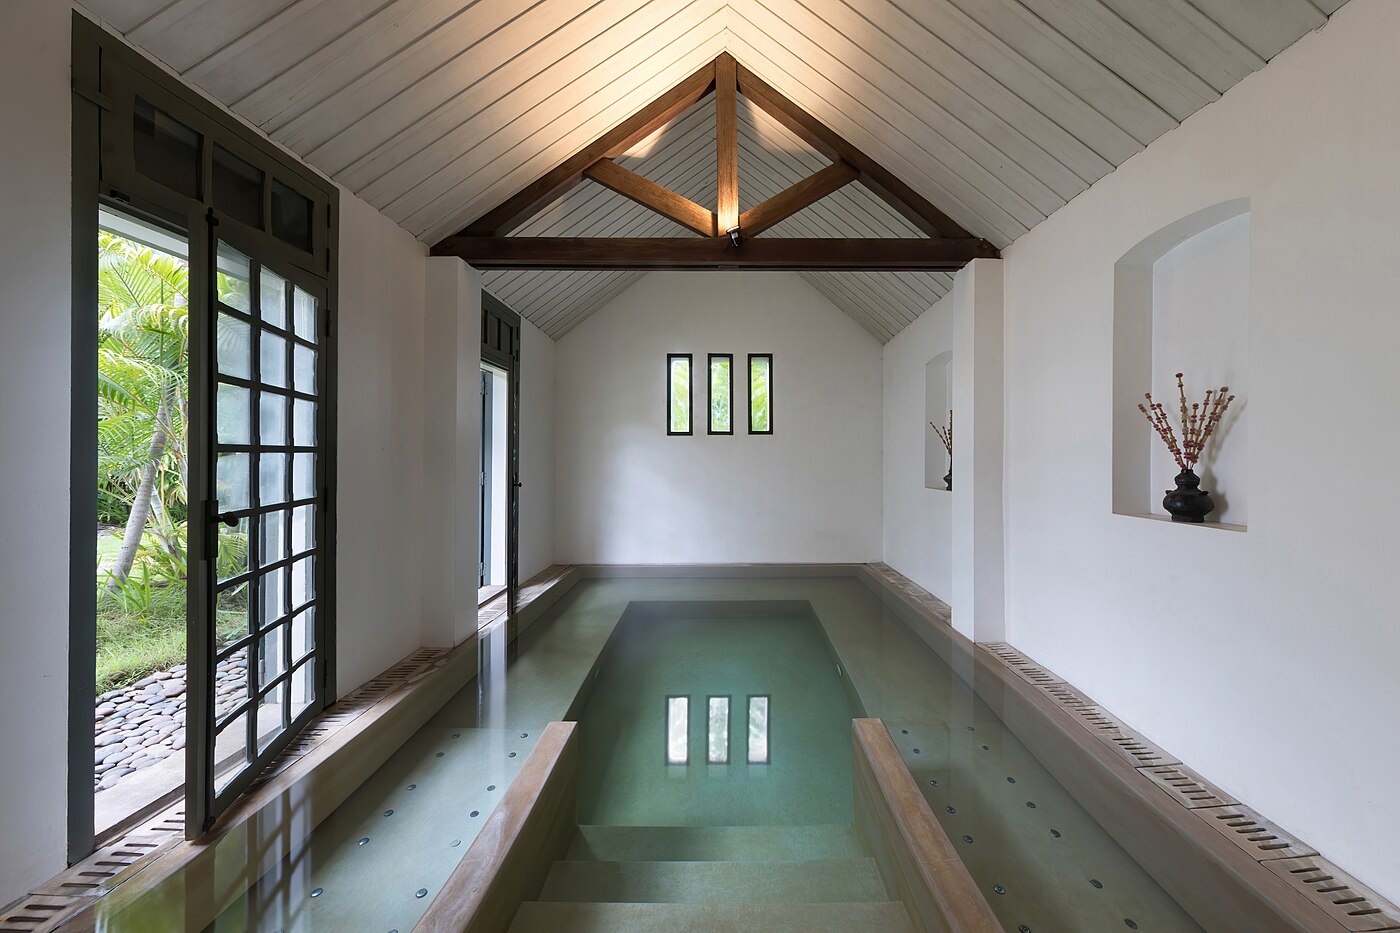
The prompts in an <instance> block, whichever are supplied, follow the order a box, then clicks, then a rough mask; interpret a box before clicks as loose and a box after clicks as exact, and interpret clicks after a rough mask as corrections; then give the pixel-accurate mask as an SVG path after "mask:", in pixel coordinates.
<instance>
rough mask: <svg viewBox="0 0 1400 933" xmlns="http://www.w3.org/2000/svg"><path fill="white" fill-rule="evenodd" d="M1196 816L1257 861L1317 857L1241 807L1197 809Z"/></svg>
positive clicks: (1270, 824)
mask: <svg viewBox="0 0 1400 933" xmlns="http://www.w3.org/2000/svg"><path fill="white" fill-rule="evenodd" d="M1196 815H1197V816H1199V817H1200V818H1201V819H1203V820H1205V821H1206V822H1207V823H1209V824H1210V825H1212V826H1214V827H1215V828H1216V829H1218V830H1219V831H1220V834H1221V835H1223V836H1224V837H1225V838H1226V839H1229V840H1230V841H1231V842H1233V843H1234V844H1235V845H1237V846H1239V847H1240V848H1241V849H1244V850H1245V851H1246V852H1248V853H1249V854H1250V855H1252V856H1254V857H1255V858H1256V859H1258V860H1259V861H1261V862H1263V861H1266V860H1268V859H1279V858H1298V857H1300V856H1308V855H1317V850H1316V849H1313V848H1310V847H1309V846H1308V844H1307V843H1305V842H1302V841H1301V840H1299V839H1298V838H1297V837H1296V836H1291V835H1289V834H1288V833H1286V832H1284V831H1283V830H1282V829H1279V828H1278V827H1277V826H1275V825H1274V824H1273V823H1270V822H1269V821H1268V820H1266V819H1264V818H1263V817H1262V816H1260V815H1259V814H1258V813H1255V812H1254V811H1253V810H1251V809H1250V808H1249V807H1246V806H1244V805H1243V804H1231V805H1230V806H1227V807H1211V808H1210V809H1206V810H1197V811H1196Z"/></svg>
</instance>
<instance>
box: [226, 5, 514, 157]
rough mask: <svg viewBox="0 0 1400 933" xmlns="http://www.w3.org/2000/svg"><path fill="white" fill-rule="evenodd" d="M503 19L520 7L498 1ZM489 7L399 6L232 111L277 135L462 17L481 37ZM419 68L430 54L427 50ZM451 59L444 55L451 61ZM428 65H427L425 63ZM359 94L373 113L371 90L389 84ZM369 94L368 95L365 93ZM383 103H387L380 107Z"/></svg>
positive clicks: (381, 85)
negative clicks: (313, 109) (317, 106)
mask: <svg viewBox="0 0 1400 933" xmlns="http://www.w3.org/2000/svg"><path fill="white" fill-rule="evenodd" d="M499 2H500V7H501V9H502V10H503V12H504V17H507V18H508V17H510V16H513V15H515V14H516V13H517V11H518V3H516V2H511V0H499ZM489 9H490V8H489V7H487V5H486V3H484V2H477V3H473V4H464V3H462V0H395V2H394V3H391V4H389V5H388V6H385V7H382V8H380V10H379V11H378V12H376V13H375V14H374V15H373V16H371V17H369V18H368V19H366V20H364V21H363V22H361V23H360V24H359V25H357V26H355V27H354V28H353V29H351V30H350V31H348V32H346V33H345V34H344V35H342V36H341V37H340V38H338V39H336V40H335V41H334V42H331V43H328V44H327V45H325V46H323V47H322V48H320V49H317V50H316V51H314V52H312V53H311V54H309V55H307V56H305V57H304V58H302V59H301V60H300V61H298V62H297V63H296V64H295V65H293V66H292V68H290V69H289V70H287V71H285V72H283V73H282V74H280V75H278V76H277V77H275V78H268V79H267V80H265V81H264V82H263V83H262V84H261V85H259V86H258V87H256V88H254V89H253V90H251V91H248V92H247V93H245V94H244V95H243V97H241V98H239V99H238V100H237V101H235V102H234V104H233V108H234V109H235V110H237V111H238V112H239V113H240V114H242V115H243V116H244V117H246V118H247V119H249V120H251V121H252V122H253V123H256V124H257V125H259V126H261V127H263V128H264V129H266V130H267V131H268V132H270V133H271V132H275V131H277V130H279V129H281V128H282V127H284V126H286V125H287V123H289V122H290V121H292V120H293V119H295V118H296V117H298V116H300V115H301V114H304V113H306V112H307V111H308V110H310V109H311V108H313V107H315V106H316V105H317V104H318V103H321V102H323V101H325V100H326V99H328V98H330V97H332V96H333V95H335V94H336V93H337V92H339V91H341V90H344V89H346V88H349V87H351V86H352V85H355V84H357V82H360V81H361V80H362V79H364V78H365V77H366V76H367V75H370V74H372V73H374V72H375V71H376V69H379V68H381V67H383V66H384V65H385V64H386V63H387V62H389V61H390V60H392V59H394V58H395V57H396V56H399V55H404V54H408V55H412V52H410V50H411V49H414V48H415V47H417V48H421V46H420V43H423V41H424V39H425V38H426V37H427V36H429V35H431V34H433V33H435V32H438V31H440V30H442V29H443V27H444V26H445V25H446V24H448V23H450V22H452V21H453V20H455V19H458V18H460V17H464V16H468V12H469V11H470V16H469V18H470V19H471V20H472V21H473V22H474V23H475V24H476V26H477V33H478V35H480V34H482V33H490V32H493V31H494V30H492V29H491V28H489V24H490V20H489ZM423 53H424V57H423V58H421V59H419V65H420V67H426V66H427V63H428V61H431V60H432V59H431V58H429V57H428V56H430V55H431V53H430V52H429V51H428V50H426V49H423ZM449 58H450V55H446V54H445V55H444V56H443V60H444V61H446V60H448V59H449ZM425 59H426V60H425ZM365 84H366V85H367V86H362V87H360V88H359V92H360V95H361V96H360V100H361V104H360V107H361V113H364V112H365V111H368V110H369V109H371V107H372V106H374V105H373V104H371V99H372V98H371V94H373V91H371V88H376V86H378V89H379V94H380V95H383V94H386V93H388V86H389V85H390V82H389V81H387V80H380V81H368V82H365ZM366 92H369V93H366ZM380 102H381V103H382V100H381V101H380Z"/></svg>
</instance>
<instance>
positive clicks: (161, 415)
mask: <svg viewBox="0 0 1400 933" xmlns="http://www.w3.org/2000/svg"><path fill="white" fill-rule="evenodd" d="M169 419H170V409H169V402H168V395H167V394H166V393H162V394H161V399H160V408H159V409H158V410H157V411H156V424H155V433H153V434H152V435H151V450H150V453H149V454H148V455H147V457H146V466H145V467H144V468H143V469H142V470H141V484H140V485H139V486H137V487H136V498H135V499H133V500H132V501H131V514H130V515H129V516H128V517H127V519H126V533H125V534H124V535H123V536H122V549H121V552H120V553H118V554H117V562H116V565H115V566H114V567H113V568H112V577H111V579H110V580H109V581H108V583H107V589H109V590H112V591H113V592H115V591H116V590H118V589H120V588H121V584H122V583H124V582H126V578H127V577H128V576H129V575H130V574H131V568H132V565H134V564H135V563H136V551H137V549H138V548H140V547H141V535H142V533H143V532H144V531H145V530H146V519H147V518H148V517H150V514H151V498H152V494H153V493H154V491H155V488H156V474H157V473H159V472H160V458H161V457H163V456H165V426H166V423H167V422H168V421H169Z"/></svg>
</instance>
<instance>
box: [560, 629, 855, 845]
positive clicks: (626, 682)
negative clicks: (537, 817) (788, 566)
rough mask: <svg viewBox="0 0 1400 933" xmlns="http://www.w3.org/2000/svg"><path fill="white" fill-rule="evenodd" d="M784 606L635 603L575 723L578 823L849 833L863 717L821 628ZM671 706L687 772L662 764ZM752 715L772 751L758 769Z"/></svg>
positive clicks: (758, 736)
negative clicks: (677, 710) (854, 755)
mask: <svg viewBox="0 0 1400 933" xmlns="http://www.w3.org/2000/svg"><path fill="white" fill-rule="evenodd" d="M728 605H735V606H737V609H736V610H734V611H726V609H727V608H728ZM778 606H779V608H776V609H775V610H773V611H769V612H766V613H760V612H755V608H757V607H756V605H745V604H742V603H739V604H724V603H705V602H696V603H689V604H664V603H633V605H632V608H631V609H629V610H628V611H627V613H626V614H625V615H624V616H623V618H622V621H621V622H620V623H619V624H618V627H617V631H615V632H614V633H613V635H612V637H611V639H609V641H608V648H607V650H606V652H605V653H604V661H603V664H602V665H601V666H600V668H599V675H598V678H597V681H596V682H595V684H594V685H593V689H592V692H591V695H590V697H589V699H588V702H587V705H586V706H585V707H584V709H583V713H582V715H581V716H580V717H579V740H580V769H579V770H580V774H579V802H578V809H579V822H580V823H581V824H585V825H604V824H606V825H634V826H697V825H698V826H749V825H755V824H763V825H792V824H797V825H805V824H821V823H849V822H850V821H851V739H850V728H851V718H852V716H855V715H859V714H858V711H856V710H853V709H852V707H851V705H850V703H849V702H848V701H847V698H846V694H845V691H844V690H843V688H842V684H841V680H840V678H839V677H838V676H837V673H836V668H837V663H836V660H835V658H834V656H833V653H832V651H831V649H830V647H829V645H828V644H827V641H826V637H825V635H824V634H823V632H822V629H821V626H820V625H819V624H818V623H817V621H816V619H815V618H814V617H813V616H812V615H811V613H810V612H807V613H801V612H800V611H797V610H793V609H785V608H782V607H783V604H778ZM668 699H677V700H681V701H683V708H684V711H685V717H684V718H685V740H686V741H685V749H684V751H685V754H684V756H683V757H684V763H678V762H676V761H673V762H671V763H668V762H667V758H668V749H667V742H666V739H667V737H668V728H667V727H668V725H669V724H670V723H669V722H668V720H669V718H670V714H671V707H670V706H669V705H668V702H667V701H668ZM711 701H714V704H713V705H714V706H715V708H716V709H717V711H718V714H717V716H716V717H713V718H716V719H717V720H718V721H717V722H711V719H712V717H711V715H710V711H711V705H712V702H711ZM751 701H754V702H753V703H752V704H751ZM751 705H753V706H754V707H755V708H756V709H761V710H762V711H763V714H762V719H761V722H759V723H756V724H755V726H756V728H755V729H754V733H755V738H756V739H759V740H766V745H767V750H766V754H763V755H762V756H761V760H760V761H758V762H756V763H751V762H750V758H751V757H752V756H750V754H749V751H750V749H749V738H750V729H749V719H750V712H749V711H750V706H751ZM760 730H762V732H760ZM712 740H713V741H712ZM712 745H713V746H714V747H713V748H712ZM721 749H722V752H721V753H720V754H712V751H720V750H721ZM674 757H675V758H680V757H682V756H674ZM712 758H718V759H722V761H716V762H711V759H712Z"/></svg>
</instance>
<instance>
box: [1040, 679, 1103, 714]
mask: <svg viewBox="0 0 1400 933" xmlns="http://www.w3.org/2000/svg"><path fill="white" fill-rule="evenodd" d="M1022 676H1023V677H1024V676H1025V675H1024V674H1023V675H1022ZM1026 679H1027V680H1029V679H1030V678H1026ZM1032 682H1033V681H1032ZM1037 686H1039V687H1040V689H1041V690H1044V691H1045V692H1046V693H1048V694H1050V696H1051V698H1053V699H1054V701H1055V702H1056V703H1059V704H1060V705H1061V706H1063V707H1064V708H1065V709H1075V708H1078V709H1085V708H1088V707H1091V706H1096V705H1097V704H1095V703H1094V701H1093V700H1091V699H1089V698H1088V697H1086V696H1085V695H1084V694H1082V693H1080V692H1079V691H1078V690H1076V689H1074V688H1073V687H1071V686H1070V685H1069V684H1067V683H1064V682H1063V681H1056V682H1054V683H1049V684H1037Z"/></svg>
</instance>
